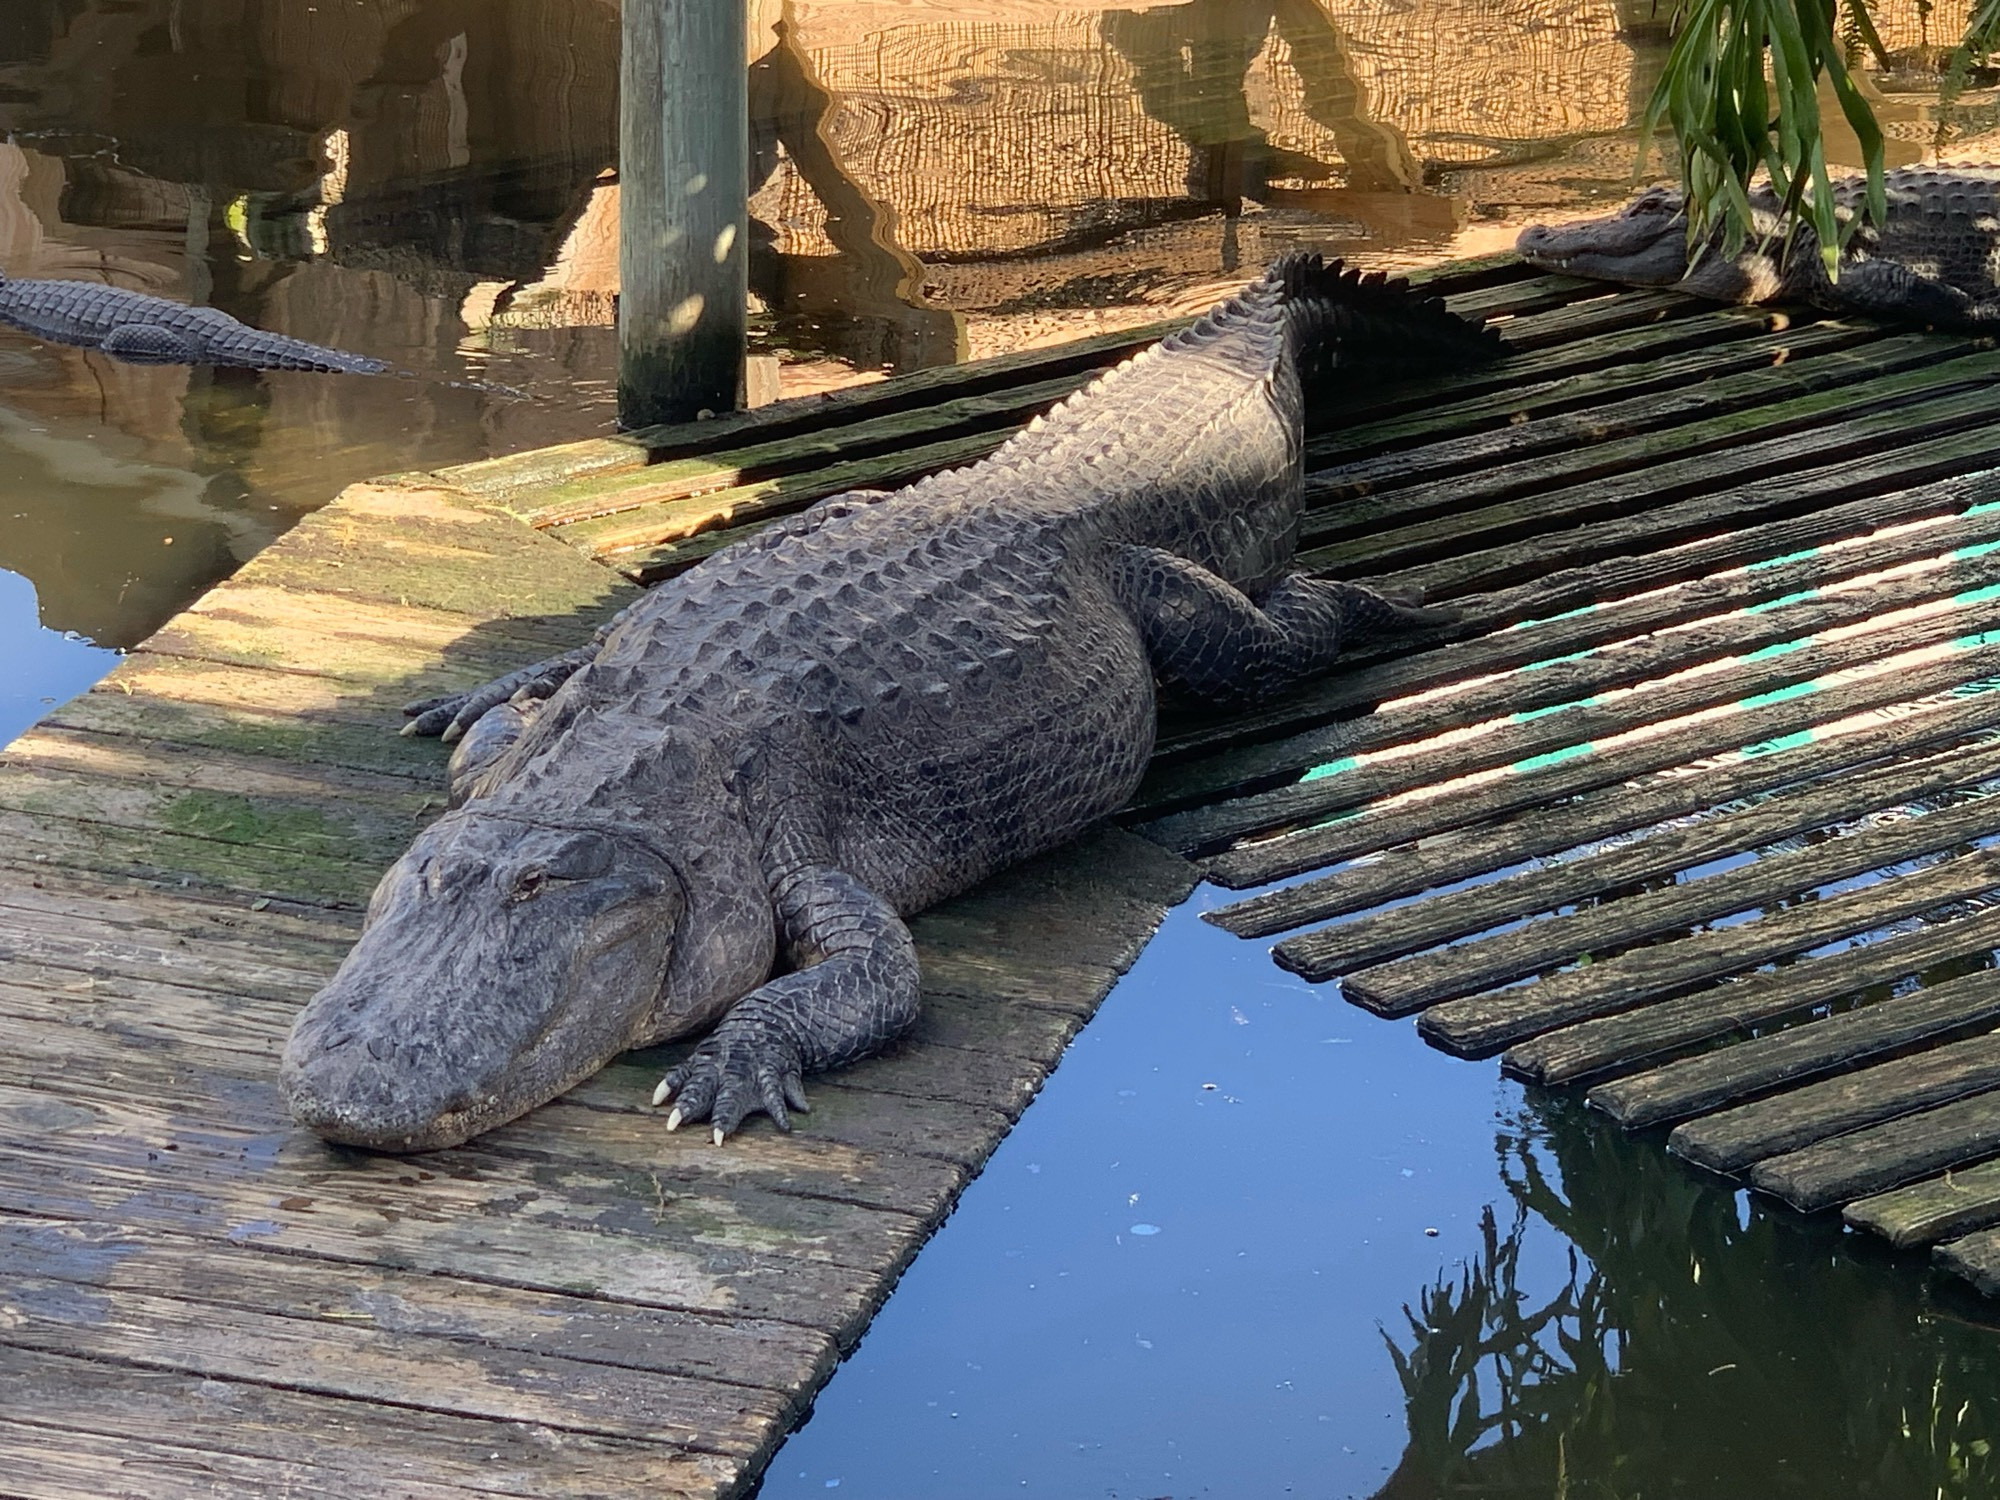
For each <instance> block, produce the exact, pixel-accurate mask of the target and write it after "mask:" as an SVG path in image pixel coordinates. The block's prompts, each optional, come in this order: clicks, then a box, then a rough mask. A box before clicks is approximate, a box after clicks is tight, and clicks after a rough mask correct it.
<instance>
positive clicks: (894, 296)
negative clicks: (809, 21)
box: [750, 7, 965, 371]
mask: <svg viewBox="0 0 2000 1500" xmlns="http://www.w3.org/2000/svg"><path fill="white" fill-rule="evenodd" d="M773 29H774V30H775V32H776V34H777V38H778V40H777V44H776V45H775V46H773V47H772V48H771V50H770V51H768V52H766V53H765V54H764V55H763V56H762V57H760V58H758V59H757V61H755V62H754V63H752V64H751V65H750V191H751V193H752V194H753V195H754V194H755V193H756V191H757V189H758V188H759V187H761V186H762V185H763V184H764V183H765V182H766V181H768V180H769V179H770V177H771V174H772V173H773V172H775V171H776V170H777V167H778V148H779V147H780V146H782V147H783V148H784V150H785V153H786V155H788V156H789V157H790V158H791V160H792V164H793V166H794V167H796V168H797V169H798V174H799V176H800V177H801V178H802V179H803V180H804V181H805V184H806V186H807V187H809V188H811V189H812V191H813V193H814V195H815V196H816V197H817V198H818V199H819V201H820V203H821V204H822V205H823V206H824V207H825V209H826V236H827V238H828V239H829V240H831V241H832V242H833V246H834V249H835V250H836V251H837V252H838V253H837V254H836V255H834V256H832V257H827V256H792V255H780V254H779V253H778V252H777V250H776V249H775V248H774V247H773V245H772V243H771V235H770V233H769V231H768V230H767V229H764V228H763V226H761V225H758V226H756V227H754V228H753V230H752V234H753V240H752V245H751V256H750V284H751V287H752V289H753V290H754V291H756V292H757V294H758V295H759V296H760V297H762V298H763V299H764V301H765V302H766V303H767V304H768V305H769V306H770V307H771V309H772V311H773V312H774V313H775V314H776V316H777V318H778V320H779V326H780V328H781V330H783V331H786V332H787V333H788V334H789V335H790V336H792V337H793V338H794V339H795V341H797V342H801V343H810V344H813V345H816V346H820V347H824V348H826V349H827V350H828V351H829V352H830V353H833V354H836V355H838V356H839V357H841V358H842V359H845V360H848V361H849V362H850V363H852V364H855V365H858V366H861V367H863V368H871V369H880V368H888V369H890V370H893V371H903V370H915V369H922V368H925V367H926V366H930V365H944V364H952V363H955V362H956V361H958V360H960V359H962V358H964V357H965V320H964V319H963V318H962V317H960V316H958V315H957V314H955V313H952V312H949V311H946V310H945V309H942V308H935V307H927V306H925V305H924V303H923V276H924V268H923V263H922V262H921V261H919V260H918V259H917V258H916V257H915V256H914V255H912V254H910V252H909V251H907V250H905V249H903V248H902V247H901V246H900V245H898V244H897V243H896V238H895V213H894V211H893V210H892V209H891V208H890V207H889V206H888V205H887V204H885V203H882V202H879V201H878V200H876V199H875V198H874V197H872V196H870V194H869V193H868V191H867V189H865V188H863V187H862V186H861V184H860V183H858V182H856V181H855V180H854V178H853V177H852V176H850V175H849V174H848V172H847V169H846V168H845V167H843V166H842V165H841V163H840V159H839V157H838V156H836V155H835V153H834V149H833V146H832V143H831V142H830V140H829V139H828V131H827V124H828V120H829V118H830V117H831V115H832V113H833V106H834V99H833V95H832V94H831V93H830V92H829V91H828V89H827V88H826V86H825V85H824V84H823V83H821V82H820V81H819V79H818V78H817V77H815V76H814V74H813V70H812V64H811V63H810V62H809V61H808V60H807V59H806V56H805V53H804V52H803V51H802V50H801V49H800V47H799V44H798V40H797V36H796V31H795V27H794V25H793V22H792V20H791V17H790V14H789V7H787V14H786V16H785V17H784V18H783V19H781V20H780V21H778V22H777V23H776V25H775V27H774V28H773ZM807 324H810V325H812V326H811V327H810V329H809V330H808V328H807V327H806V326H804V325H807Z"/></svg>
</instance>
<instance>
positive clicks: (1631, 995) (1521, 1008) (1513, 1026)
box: [1417, 850, 2000, 1057]
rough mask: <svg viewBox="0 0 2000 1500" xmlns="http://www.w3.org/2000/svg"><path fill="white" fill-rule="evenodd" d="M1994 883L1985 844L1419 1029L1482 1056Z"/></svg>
mask: <svg viewBox="0 0 2000 1500" xmlns="http://www.w3.org/2000/svg"><path fill="white" fill-rule="evenodd" d="M1995 885H2000V852H1996V851H1991V850H1982V851H1980V852H1978V853H1974V854H1967V855H1962V856H1960V857H1959V858H1957V859H1951V860H1946V861H1944V862H1943V863H1941V864H1937V865H1933V866H1931V867H1929V868H1928V869H1924V870H1919V871H1918V872H1916V873H1915V874H1912V875H1899V876H1897V877H1895V878H1894V879H1890V880H1881V881H1877V882H1875V883H1874V884H1873V885H1870V886H1866V887H1864V888H1863V889H1861V890H1855V891H1846V892H1843V893H1842V894H1840V895H1837V896H1829V897H1826V898H1824V899H1822V900H1818V901H1808V902H1802V903H1800V904H1799V905H1797V906H1793V907H1788V908H1786V909H1784V910H1782V911H1775V912H1769V913H1766V914H1765V915H1764V916H1762V917H1760V918H1758V919H1757V920H1756V921H1754V922H1743V923H1739V924H1736V925H1734V926H1730V927H1726V928H1722V929H1720V930H1717V931H1713V932H1702V933H1696V934H1695V935H1693V936H1691V937H1685V938H1681V939H1678V940H1677V941H1675V942H1671V943H1659V944H1655V945H1654V946H1652V947H1647V948H1635V949H1633V950H1632V951H1631V952H1629V953H1621V954H1620V955H1619V956H1618V957H1616V958H1612V959H1606V960H1605V961H1604V962H1602V963H1594V964H1589V965H1586V966H1584V967H1583V968H1580V969H1571V970H1566V971H1565V972H1563V973H1560V974H1552V975H1549V976H1548V977H1547V978H1544V979H1542V980H1540V981H1539V982H1537V983H1535V984H1531V985H1521V986H1516V987H1515V988H1513V989H1508V990H1500V991H1497V992H1495V993H1493V994H1490V995H1478V996H1473V997H1471V998H1469V999H1465V1000H1453V1001H1448V1002H1446V1003H1445V1004H1443V1005H1439V1006H1434V1007H1432V1008H1431V1009H1430V1010H1427V1011H1425V1012H1424V1014H1423V1018H1422V1019H1421V1020H1420V1021H1419V1022H1418V1023H1417V1026H1418V1029H1419V1030H1420V1031H1421V1032H1422V1033H1423V1034H1424V1036H1425V1038H1426V1039H1427V1040H1429V1041H1430V1042H1432V1043H1433V1044H1434V1045H1436V1046H1438V1047H1440V1048H1442V1049H1443V1050H1444V1051H1446V1052H1451V1053H1455V1054H1457V1055H1459V1056H1461V1057H1486V1056H1489V1055H1491V1054H1492V1053H1494V1052H1498V1051H1501V1050H1503V1049H1504V1048H1507V1047H1511V1046H1513V1045H1514V1044H1515V1043H1516V1042H1519V1041H1522V1040H1524V1039H1525V1038H1527V1037H1530V1036H1533V1035H1535V1034H1536V1033H1537V1032H1541V1031H1549V1030H1552V1029H1554V1028H1555V1027H1557V1026H1566V1025H1569V1024H1571V1023H1572V1022H1576V1021H1581V1020H1586V1019H1588V1018H1590V1017H1592V1016H1602V1015H1610V1014H1611V1013H1612V1012H1614V1011H1621V1010H1630V1009H1631V1008H1632V1007H1633V1006H1635V1005H1639V1004H1641V1003H1642V1002H1644V1001H1647V1000H1651V999H1654V998H1656V997H1658V996H1661V995H1664V994H1667V993H1669V992H1671V991H1673V990H1677V989H1680V988H1683V987H1685V986H1688V985H1692V984H1698V983H1700V982H1701V981H1703V980H1707V979H1717V978H1720V977H1722V976H1723V975H1725V974H1735V973H1740V972H1742V971H1743V970H1745V969H1748V968H1752V967H1754V966H1755V965H1757V964H1760V963H1767V962H1769V961H1770V960H1772V959H1775V958H1783V957H1786V956H1787V955H1789V954H1793V953H1799V952H1803V951H1805V950H1806V949H1809V948H1814V947H1817V946H1819V945H1820V944H1822V943H1828V942H1832V941H1833V940H1834V939H1836V938H1842V937H1852V936H1854V935H1856V934H1858V933H1863V932H1868V931H1871V930H1872V929H1874V928H1877V927H1883V926H1886V925H1888V924H1889V923H1891V922H1897V921H1901V920H1902V919H1903V918H1905V917H1914V916H1919V915H1921V914H1923V913H1924V912H1927V911H1930V910H1932V909H1934V908H1936V907H1939V906H1943V905H1945V904H1947V903H1949V902H1952V901H1961V900H1964V899H1966V898H1967V897H1970V896H1976V895H1979V894H1981V893H1982V892H1985V891H1988V890H1991V889H1993V887H1994V886H1995Z"/></svg>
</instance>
